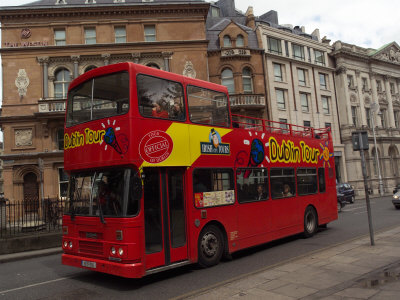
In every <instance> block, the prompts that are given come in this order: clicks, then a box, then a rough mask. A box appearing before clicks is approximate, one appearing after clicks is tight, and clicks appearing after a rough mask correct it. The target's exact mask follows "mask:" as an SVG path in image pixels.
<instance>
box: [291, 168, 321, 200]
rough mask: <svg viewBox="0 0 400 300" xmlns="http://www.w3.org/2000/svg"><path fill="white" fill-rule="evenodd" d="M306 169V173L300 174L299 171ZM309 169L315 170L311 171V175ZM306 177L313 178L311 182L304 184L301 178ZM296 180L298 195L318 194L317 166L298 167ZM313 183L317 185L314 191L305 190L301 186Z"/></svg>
mask: <svg viewBox="0 0 400 300" xmlns="http://www.w3.org/2000/svg"><path fill="white" fill-rule="evenodd" d="M303 170H304V171H306V173H305V174H299V173H300V172H299V171H303ZM309 171H314V173H310V175H311V176H310V175H309ZM305 177H312V178H313V180H312V182H311V183H307V184H302V183H301V178H305ZM296 182H297V195H298V196H307V195H315V194H318V191H319V190H318V173H317V168H315V167H314V168H312V167H302V168H297V169H296ZM310 184H313V185H314V186H315V191H314V192H305V193H304V192H303V190H302V189H301V188H300V187H301V186H303V185H310Z"/></svg>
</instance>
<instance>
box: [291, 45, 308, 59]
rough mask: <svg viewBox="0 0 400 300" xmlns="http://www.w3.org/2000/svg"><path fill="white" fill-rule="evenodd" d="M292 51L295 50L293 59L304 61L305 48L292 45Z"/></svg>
mask: <svg viewBox="0 0 400 300" xmlns="http://www.w3.org/2000/svg"><path fill="white" fill-rule="evenodd" d="M292 50H293V57H294V58H295V59H300V60H304V59H305V57H304V47H303V46H300V45H297V44H292Z"/></svg>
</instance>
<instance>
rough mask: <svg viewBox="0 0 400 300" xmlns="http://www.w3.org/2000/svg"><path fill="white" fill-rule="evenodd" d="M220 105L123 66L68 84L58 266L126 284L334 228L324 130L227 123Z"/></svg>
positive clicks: (222, 101) (173, 81)
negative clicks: (66, 188) (109, 276)
mask: <svg viewBox="0 0 400 300" xmlns="http://www.w3.org/2000/svg"><path fill="white" fill-rule="evenodd" d="M228 99H229V98H228V91H227V89H226V87H224V86H220V85H217V84H213V83H209V82H205V81H201V80H196V79H192V78H186V77H183V76H180V75H177V74H173V73H168V72H164V71H161V70H156V69H153V68H149V67H145V66H141V65H136V64H133V63H121V64H116V65H109V66H104V67H101V68H97V69H94V70H92V71H89V72H87V73H85V74H83V75H82V76H80V77H78V78H76V79H75V80H74V81H73V82H72V83H71V84H70V87H69V92H68V102H67V112H66V122H65V134H64V157H65V169H66V170H67V171H68V173H69V174H70V181H69V196H68V201H67V202H68V203H67V205H66V211H65V215H64V216H63V239H62V248H63V251H64V253H63V255H62V263H63V264H65V265H70V266H76V267H80V268H86V269H91V270H95V271H99V272H105V273H109V274H114V275H118V276H123V277H130V278H138V277H142V276H145V275H147V274H151V273H155V272H159V271H162V270H165V269H168V268H172V267H178V266H182V265H184V264H189V263H195V262H198V263H200V264H201V265H203V266H212V265H215V264H217V263H218V262H219V260H220V259H221V257H222V256H223V255H225V256H228V255H230V254H231V253H233V252H235V251H238V250H241V249H244V248H248V247H251V246H254V245H258V244H262V243H266V242H269V241H272V240H276V239H279V238H282V237H285V236H289V235H293V234H298V233H301V232H303V233H304V235H305V236H306V237H310V236H312V235H313V234H314V233H315V232H316V231H317V229H318V226H321V225H326V224H327V223H329V222H331V221H333V220H335V219H337V202H336V185H335V172H334V161H333V157H332V156H333V146H332V139H331V134H330V132H329V129H321V130H317V129H313V128H306V127H300V126H294V125H290V124H283V123H278V122H271V121H267V120H262V119H256V118H249V117H243V116H238V115H232V114H231V113H230V108H229V100H228Z"/></svg>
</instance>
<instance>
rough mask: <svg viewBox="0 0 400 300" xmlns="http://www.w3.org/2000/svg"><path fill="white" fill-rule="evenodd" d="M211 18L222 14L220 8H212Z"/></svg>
mask: <svg viewBox="0 0 400 300" xmlns="http://www.w3.org/2000/svg"><path fill="white" fill-rule="evenodd" d="M211 16H212V17H213V18H216V17H219V16H220V13H219V8H218V7H215V6H211Z"/></svg>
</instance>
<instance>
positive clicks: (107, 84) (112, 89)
mask: <svg viewBox="0 0 400 300" xmlns="http://www.w3.org/2000/svg"><path fill="white" fill-rule="evenodd" d="M128 110H129V73H128V72H118V73H113V74H109V75H105V76H101V77H95V78H93V79H91V80H88V81H86V82H84V83H82V84H80V85H78V86H77V87H75V88H73V89H72V90H71V91H70V92H69V94H68V107H67V120H66V126H67V127H70V126H73V125H77V124H80V123H84V122H88V121H91V120H97V119H102V118H107V117H112V116H116V115H122V114H125V113H127V112H128Z"/></svg>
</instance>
